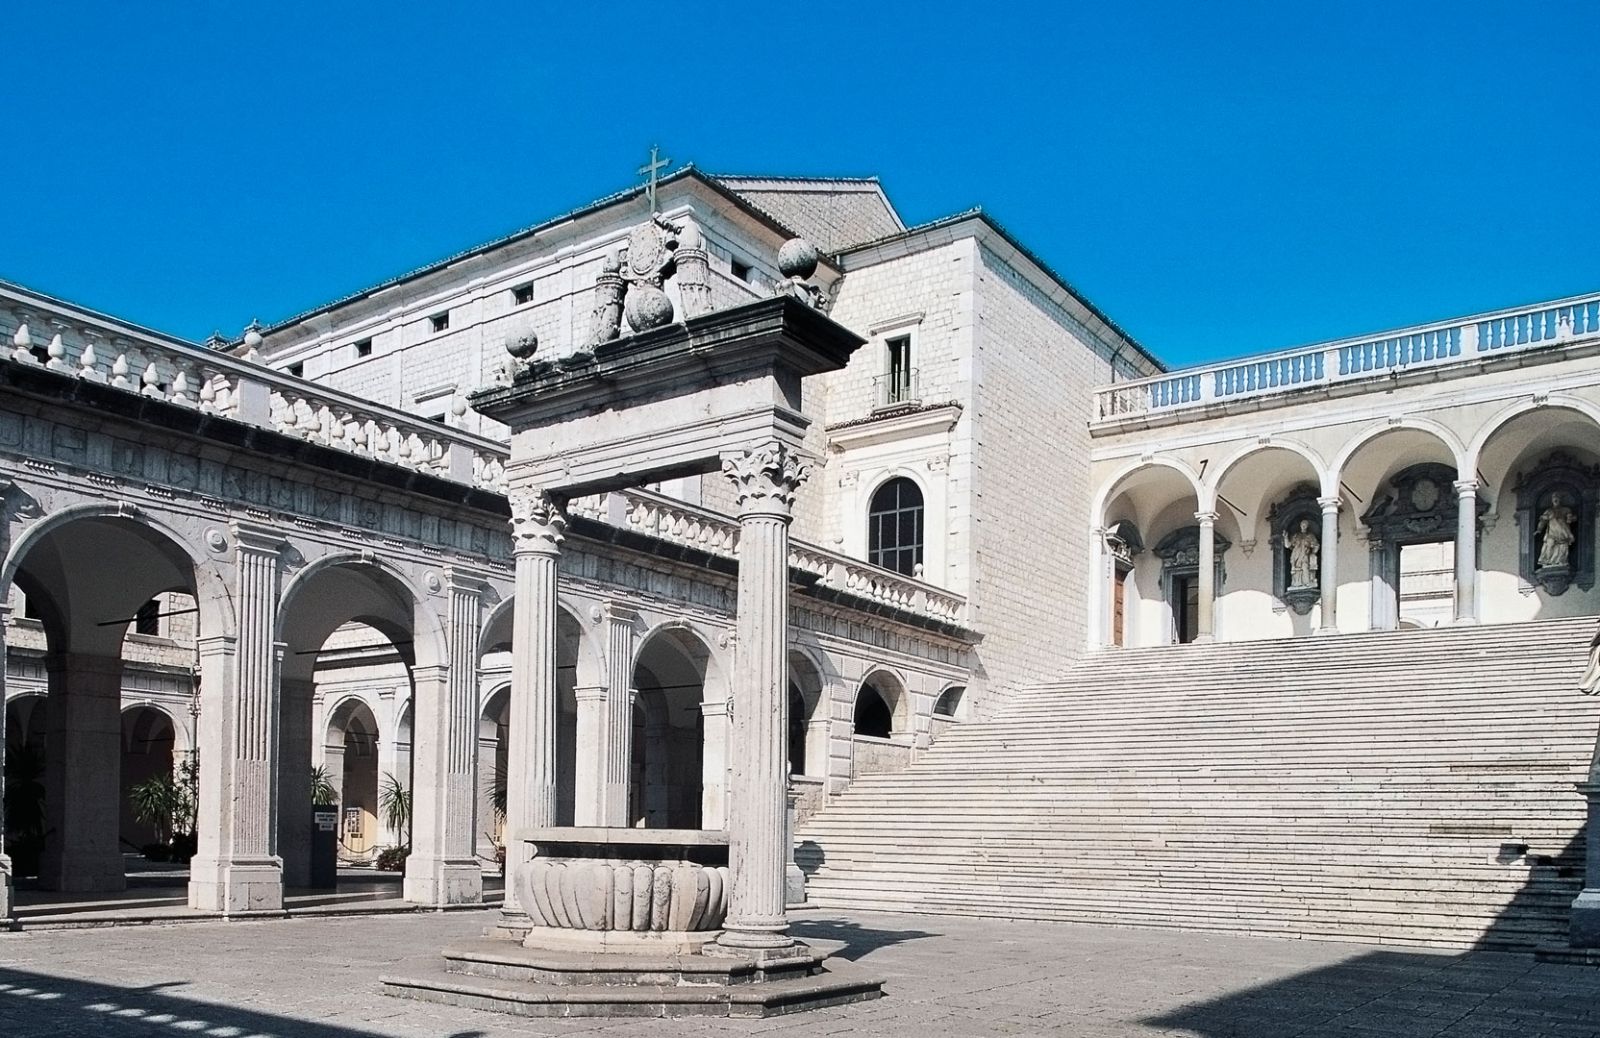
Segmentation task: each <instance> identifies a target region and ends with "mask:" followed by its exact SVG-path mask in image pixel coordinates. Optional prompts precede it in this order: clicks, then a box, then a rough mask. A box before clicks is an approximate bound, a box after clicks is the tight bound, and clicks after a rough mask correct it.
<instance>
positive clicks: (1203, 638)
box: [1194, 634, 1217, 645]
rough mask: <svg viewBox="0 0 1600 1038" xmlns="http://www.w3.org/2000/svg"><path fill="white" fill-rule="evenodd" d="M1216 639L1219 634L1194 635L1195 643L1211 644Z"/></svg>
mask: <svg viewBox="0 0 1600 1038" xmlns="http://www.w3.org/2000/svg"><path fill="white" fill-rule="evenodd" d="M1216 640H1217V636H1216V635H1214V634H1197V635H1195V636H1194V644H1195V645H1210V644H1211V643H1212V642H1214V641H1216Z"/></svg>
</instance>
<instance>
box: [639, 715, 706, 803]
mask: <svg viewBox="0 0 1600 1038" xmlns="http://www.w3.org/2000/svg"><path fill="white" fill-rule="evenodd" d="M645 704H646V705H645V708H644V745H643V746H641V747H639V752H640V753H641V754H642V755H643V757H644V789H643V791H642V794H643V795H642V798H641V799H642V800H643V802H642V803H641V804H640V805H639V813H640V815H641V816H643V818H644V824H645V828H647V829H659V828H662V827H664V826H665V825H666V824H667V813H668V810H669V804H668V796H667V794H668V792H669V790H668V789H667V736H668V735H669V734H670V733H669V731H668V728H667V709H666V707H664V706H662V705H661V695H660V693H656V694H653V695H650V696H648V697H646V699H645ZM700 825H701V828H712V827H711V826H708V825H706V823H705V819H703V818H702V819H701V820H700ZM718 828H720V826H719V827H718Z"/></svg>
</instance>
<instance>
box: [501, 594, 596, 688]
mask: <svg viewBox="0 0 1600 1038" xmlns="http://www.w3.org/2000/svg"><path fill="white" fill-rule="evenodd" d="M515 606H516V596H514V595H507V596H506V597H505V598H504V599H502V600H501V601H499V602H497V603H496V604H495V606H494V608H493V609H491V610H490V611H489V615H488V616H487V617H485V618H484V621H483V630H482V632H480V634H479V635H478V659H480V660H482V659H483V658H484V657H485V656H488V655H490V654H492V653H496V652H510V651H511V641H512V620H513V617H514V615H515V613H514V610H515ZM556 625H557V630H558V633H559V632H560V630H561V629H562V628H565V629H566V632H567V634H568V635H569V636H574V637H572V642H573V648H574V649H575V650H576V662H575V666H576V668H577V671H576V678H575V680H576V683H577V687H579V688H585V687H590V686H594V685H599V684H602V683H603V675H604V672H603V670H602V667H601V661H600V649H599V646H598V645H597V644H596V639H595V638H594V637H593V636H592V635H591V634H590V632H589V625H588V624H586V623H585V622H584V617H583V614H582V612H581V611H580V609H579V607H578V606H577V605H576V604H574V603H573V602H570V601H567V600H565V599H557V601H556Z"/></svg>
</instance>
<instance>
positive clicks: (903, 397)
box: [884, 335, 916, 404]
mask: <svg viewBox="0 0 1600 1038" xmlns="http://www.w3.org/2000/svg"><path fill="white" fill-rule="evenodd" d="M888 347H889V384H888V387H887V389H888V394H887V398H886V399H885V400H884V403H888V404H902V403H906V402H907V401H910V400H914V399H915V398H916V385H915V381H916V380H915V377H914V376H915V372H914V371H913V369H912V367H911V336H909V335H897V336H895V337H894V338H892V339H890V340H889V341H888Z"/></svg>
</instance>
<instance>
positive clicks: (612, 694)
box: [598, 603, 639, 826]
mask: <svg viewBox="0 0 1600 1038" xmlns="http://www.w3.org/2000/svg"><path fill="white" fill-rule="evenodd" d="M601 615H602V618H603V619H604V621H605V630H606V679H607V680H606V698H605V742H604V744H603V746H602V755H601V756H602V759H603V761H604V765H605V767H604V772H603V776H602V781H601V784H600V801H599V805H598V815H599V818H600V822H599V824H600V825H622V826H625V825H627V824H628V823H629V821H630V819H629V818H628V789H629V786H630V784H631V783H630V778H631V775H632V772H631V767H632V760H633V697H634V691H633V651H634V638H635V634H634V631H635V625H636V624H637V623H638V620H639V614H638V613H635V612H634V611H633V610H631V609H625V608H623V607H622V606H619V605H614V604H610V603H607V604H606V606H605V607H604V609H602V610H601Z"/></svg>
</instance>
